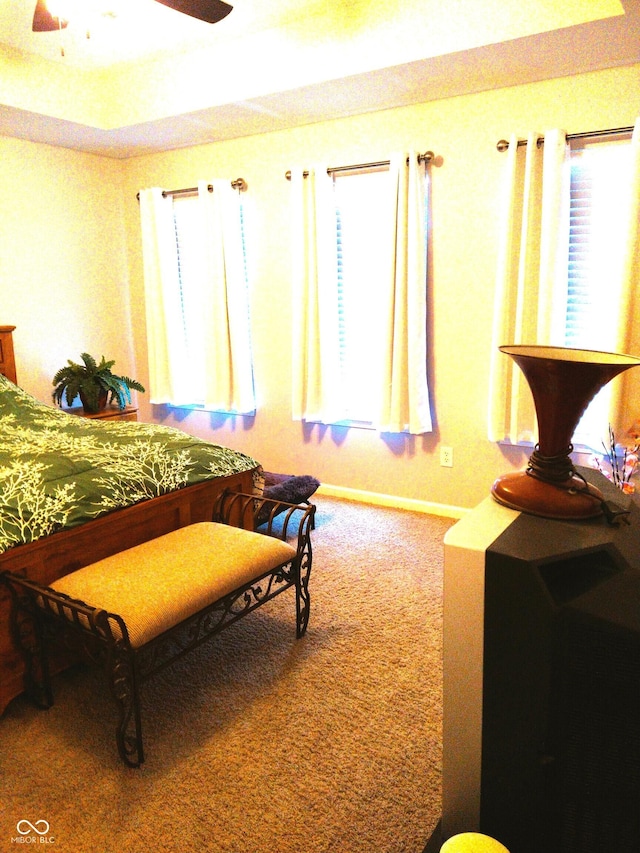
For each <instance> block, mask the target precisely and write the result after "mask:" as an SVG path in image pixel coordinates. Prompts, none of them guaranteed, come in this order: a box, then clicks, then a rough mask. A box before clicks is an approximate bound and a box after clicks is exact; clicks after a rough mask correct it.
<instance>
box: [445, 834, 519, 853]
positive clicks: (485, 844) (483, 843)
mask: <svg viewBox="0 0 640 853" xmlns="http://www.w3.org/2000/svg"><path fill="white" fill-rule="evenodd" d="M440 853H509V851H508V850H507V848H506V847H505V846H504V845H503V844H500V842H499V841H496V840H495V838H489V836H488V835H482V834H481V833H479V832H463V833H461V834H460V835H452V836H451V838H449V839H448V840H447V841H445V843H444V844H443V845H442V847H441V848H440Z"/></svg>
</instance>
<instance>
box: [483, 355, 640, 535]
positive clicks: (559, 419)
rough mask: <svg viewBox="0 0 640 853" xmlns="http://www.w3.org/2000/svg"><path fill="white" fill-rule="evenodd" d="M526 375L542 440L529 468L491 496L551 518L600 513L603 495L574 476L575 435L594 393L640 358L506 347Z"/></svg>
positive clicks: (498, 483)
mask: <svg viewBox="0 0 640 853" xmlns="http://www.w3.org/2000/svg"><path fill="white" fill-rule="evenodd" d="M500 351H501V352H503V353H505V354H506V355H508V356H510V357H511V358H512V359H513V360H514V361H515V362H516V364H517V365H518V366H519V367H520V369H521V370H522V372H523V373H524V375H525V378H526V380H527V383H528V384H529V388H530V389H531V393H532V395H533V402H534V405H535V409H536V415H537V419H538V435H539V439H538V444H537V446H536V448H535V450H534V452H533V454H532V455H531V457H530V459H529V467H528V468H527V470H526V471H521V472H518V473H515V474H505V475H504V476H502V477H499V478H498V479H497V480H496V481H495V483H494V484H493V486H492V489H491V493H492V495H493V497H494V498H495V499H496V500H497V501H498V502H499V503H502V504H504V505H505V506H509V507H511V508H512V509H518V510H522V511H523V512H529V513H532V514H533V515H541V516H544V517H547V518H562V519H580V518H590V517H593V516H596V515H599V514H600V513H601V511H602V509H601V505H602V494H601V493H600V492H599V491H598V489H596V488H595V487H594V486H592V485H589V484H587V483H586V482H585V481H584V480H583V479H582V478H581V477H579V476H578V475H577V474H576V471H575V468H574V466H573V463H572V461H571V458H570V453H571V451H572V450H573V446H572V443H571V442H572V439H573V434H574V432H575V429H576V427H577V425H578V422H579V421H580V418H581V417H582V415H583V414H584V411H585V409H586V408H587V406H588V405H589V403H590V402H591V400H592V399H593V397H594V396H595V395H596V393H597V392H598V391H599V390H600V389H601V388H602V387H604V386H605V385H606V384H607V383H608V382H610V381H611V380H612V379H613V378H614V377H615V376H617V375H618V374H619V373H622V372H623V371H625V370H628V369H629V368H630V367H636V366H638V365H640V358H635V357H634V356H630V355H620V354H617V353H608V352H597V351H594V350H579V349H569V348H564V347H547V346H503V347H500Z"/></svg>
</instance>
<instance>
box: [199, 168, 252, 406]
mask: <svg viewBox="0 0 640 853" xmlns="http://www.w3.org/2000/svg"><path fill="white" fill-rule="evenodd" d="M212 186H213V192H210V191H209V189H208V183H207V182H206V181H200V182H199V183H198V204H199V206H200V211H201V216H200V219H201V222H202V225H203V234H204V239H203V258H202V264H201V271H202V275H203V279H204V280H203V284H202V285H201V287H200V293H201V294H202V305H201V319H202V325H203V349H204V353H203V360H204V364H205V365H206V369H205V371H204V379H203V381H204V387H203V388H202V389H200V392H199V397H200V399H204V405H205V408H209V409H218V410H222V411H226V412H238V413H248V412H252V411H254V409H255V396H254V386H253V367H252V358H251V338H250V324H249V301H248V290H247V281H246V267H245V257H244V248H243V244H242V233H243V232H242V210H241V202H240V196H239V193H238V191H237V190H234V189H233V187H232V186H231V183H230V181H228V180H215V181H212Z"/></svg>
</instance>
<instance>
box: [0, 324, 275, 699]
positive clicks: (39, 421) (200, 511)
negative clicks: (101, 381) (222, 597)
mask: <svg viewBox="0 0 640 853" xmlns="http://www.w3.org/2000/svg"><path fill="white" fill-rule="evenodd" d="M12 332H13V327H11V326H0V572H1V571H4V570H9V571H12V572H18V573H22V574H25V575H26V576H27V577H29V578H31V579H33V580H35V581H37V582H39V583H42V584H45V585H49V584H50V583H52V582H53V581H55V580H57V579H58V578H60V577H61V576H62V575H65V574H68V573H69V572H72V571H75V570H76V569H79V568H82V567H83V566H86V565H89V564H90V563H93V562H96V561H97V560H101V559H103V558H105V557H109V556H111V555H113V554H115V553H118V552H120V551H123V550H125V549H126V548H130V547H133V546H134V545H138V544H140V543H141V542H145V541H147V540H149V539H154V538H156V537H158V536H161V535H162V534H164V533H168V532H170V531H171V530H175V529H177V528H179V527H183V526H185V525H187V524H192V523H194V522H197V521H205V520H209V519H211V517H212V514H213V509H214V505H215V502H216V500H217V498H218V496H219V494H220V493H221V492H222V491H223V490H225V489H230V490H232V491H241V492H248V493H251V492H252V491H256V490H258V491H259V488H260V478H261V468H260V466H259V465H258V463H257V462H256V461H255V460H254V459H252V458H250V457H249V456H246V455H244V454H242V453H238V452H236V451H233V450H230V449H229V448H224V447H220V446H219V445H215V444H211V443H210V442H205V441H203V440H201V439H197V438H194V437H193V436H189V435H187V434H186V433H183V432H181V431H180V430H176V429H173V428H171V427H165V426H159V425H157V424H155V425H153V424H144V423H135V422H130V421H115V422H114V421H108V420H105V421H103V420H89V419H85V418H80V417H76V416H75V415H70V414H66V413H65V412H62V411H61V410H59V409H56V408H54V407H53V406H45V405H43V404H42V403H39V402H38V401H37V400H35V399H34V398H33V397H31V396H30V395H29V394H27V393H26V392H25V391H23V390H22V389H20V388H19V387H18V385H17V376H16V368H15V360H14V355H13V343H12ZM123 471H126V474H127V476H126V478H125V477H124V476H123V473H122V472H123ZM22 676H23V664H22V658H21V657H20V656H19V654H18V653H17V651H16V649H15V646H14V643H13V641H12V638H11V636H10V631H9V600H8V594H7V592H6V590H5V589H4V588H3V587H0V714H1V713H2V712H3V711H4V709H5V708H6V706H7V704H8V703H9V701H11V699H13V698H14V697H15V696H17V695H18V694H19V693H21V692H22V690H23V679H22Z"/></svg>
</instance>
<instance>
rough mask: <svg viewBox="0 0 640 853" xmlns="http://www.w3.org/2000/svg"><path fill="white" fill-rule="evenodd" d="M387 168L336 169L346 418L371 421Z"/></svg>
mask: <svg viewBox="0 0 640 853" xmlns="http://www.w3.org/2000/svg"><path fill="white" fill-rule="evenodd" d="M388 177H389V176H388V171H387V170H384V171H382V170H378V171H372V172H362V171H360V172H355V173H354V172H351V173H349V172H347V173H342V172H337V173H335V174H334V190H335V203H336V223H337V251H338V303H339V304H338V313H339V345H340V357H339V365H340V376H339V377H336V381H338V382H340V383H341V384H342V388H343V390H344V399H345V401H346V420H348V421H350V422H355V423H357V422H360V423H362V424H369V423H372V422H373V421H374V419H375V416H376V412H377V401H378V384H379V379H378V375H379V374H378V372H377V370H376V368H375V361H376V358H377V355H378V350H377V348H376V342H378V341H380V340H381V337H382V323H383V322H384V318H385V313H386V312H385V287H384V286H385V283H386V277H387V276H388V260H387V258H388V253H387V250H386V245H387V243H388V236H387V233H386V232H388V226H387V228H386V231H385V227H384V226H385V222H384V217H383V205H382V204H381V198H382V196H383V194H384V193H385V192H387V184H388Z"/></svg>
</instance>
